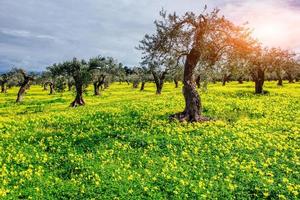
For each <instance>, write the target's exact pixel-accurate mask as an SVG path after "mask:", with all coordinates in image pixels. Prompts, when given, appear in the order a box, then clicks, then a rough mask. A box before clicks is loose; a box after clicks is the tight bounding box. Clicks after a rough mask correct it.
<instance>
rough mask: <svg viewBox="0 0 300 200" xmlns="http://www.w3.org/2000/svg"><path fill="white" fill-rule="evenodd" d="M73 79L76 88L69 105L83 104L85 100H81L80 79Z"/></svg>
mask: <svg viewBox="0 0 300 200" xmlns="http://www.w3.org/2000/svg"><path fill="white" fill-rule="evenodd" d="M74 80H75V89H76V97H75V100H74V101H73V102H72V103H71V105H70V106H71V107H77V106H83V105H85V102H84V100H83V97H82V94H83V83H82V81H81V80H80V79H76V78H74Z"/></svg>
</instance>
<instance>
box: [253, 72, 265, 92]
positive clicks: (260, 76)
mask: <svg viewBox="0 0 300 200" xmlns="http://www.w3.org/2000/svg"><path fill="white" fill-rule="evenodd" d="M264 82H265V72H264V71H263V70H262V69H258V70H257V76H256V78H255V93H256V94H263V93H264V91H263V86H264Z"/></svg>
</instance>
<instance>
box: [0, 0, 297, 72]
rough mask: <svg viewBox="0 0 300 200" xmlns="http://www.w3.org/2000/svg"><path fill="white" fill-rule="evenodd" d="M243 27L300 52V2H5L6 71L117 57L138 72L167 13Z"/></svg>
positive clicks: (0, 38) (0, 9) (1, 13)
mask: <svg viewBox="0 0 300 200" xmlns="http://www.w3.org/2000/svg"><path fill="white" fill-rule="evenodd" d="M205 4H207V5H208V8H209V9H213V8H215V7H218V8H220V9H221V11H222V13H223V14H224V15H225V16H226V17H228V18H230V19H231V20H233V21H234V22H236V23H237V24H242V23H244V22H249V26H250V27H252V28H254V33H253V34H254V36H255V37H257V38H258V39H260V40H261V42H263V43H264V44H265V45H267V46H281V47H284V48H289V49H294V50H296V51H300V26H299V23H300V0H111V1H107V0H63V1H62V0H43V1H41V0H26V1H24V0H1V1H0V71H5V70H7V69H9V68H11V67H12V66H16V67H23V68H25V69H27V70H31V71H41V70H43V69H45V67H47V66H48V65H50V64H52V63H55V62H60V61H63V60H66V59H71V58H72V57H74V56H75V57H78V58H85V59H87V58H89V57H93V56H97V55H104V56H113V57H115V58H117V59H118V60H119V61H120V62H122V63H124V64H126V65H128V66H134V65H138V63H139V61H140V52H138V51H137V50H135V49H134V47H135V46H137V45H138V41H139V40H141V39H142V38H143V36H144V34H145V33H151V32H153V28H154V26H153V21H154V20H155V19H156V18H157V17H158V12H159V10H161V9H162V8H164V9H166V10H168V11H172V12H173V11H176V12H178V13H184V12H186V11H194V12H201V11H202V10H203V7H204V5H205Z"/></svg>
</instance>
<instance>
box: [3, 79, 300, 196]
mask: <svg viewBox="0 0 300 200" xmlns="http://www.w3.org/2000/svg"><path fill="white" fill-rule="evenodd" d="M181 86H182V85H180V88H176V89H175V88H174V84H171V83H166V84H165V87H164V88H163V92H162V94H161V95H156V94H155V86H154V84H146V88H145V91H143V92H140V91H139V89H133V88H132V86H131V85H130V86H128V85H127V84H126V83H122V84H119V83H114V84H113V85H111V86H110V87H109V89H107V90H105V91H101V92H102V95H101V96H99V97H95V96H93V92H92V88H88V91H87V92H86V94H85V95H84V99H85V101H86V106H83V107H77V108H70V107H69V104H70V103H71V102H72V100H73V99H74V92H65V93H56V94H55V95H51V96H50V95H48V93H49V91H43V90H42V88H41V86H31V89H30V90H29V91H27V94H26V95H25V98H24V102H23V103H21V104H16V103H15V99H16V93H17V88H12V89H10V90H8V93H7V94H0V198H2V199H54V198H58V199H261V198H267V199H299V198H300V174H299V172H300V160H299V156H300V148H299V144H300V138H299V136H300V134H299V131H300V92H299V91H300V83H295V84H288V83H287V82H284V86H283V87H278V86H277V85H276V83H275V82H266V85H265V89H266V90H268V92H269V93H268V94H266V95H255V94H254V84H253V83H252V82H245V83H244V84H238V83H235V82H231V83H229V84H227V85H226V86H225V87H223V86H221V83H217V84H209V85H208V91H206V92H203V91H202V92H201V98H202V103H203V106H204V109H203V114H204V115H205V116H208V117H211V118H213V119H214V120H213V121H210V122H205V123H193V124H190V123H179V122H176V121H175V122H170V121H169V119H168V116H169V115H170V114H173V113H176V112H180V111H182V110H183V108H184V99H183V96H182V93H181Z"/></svg>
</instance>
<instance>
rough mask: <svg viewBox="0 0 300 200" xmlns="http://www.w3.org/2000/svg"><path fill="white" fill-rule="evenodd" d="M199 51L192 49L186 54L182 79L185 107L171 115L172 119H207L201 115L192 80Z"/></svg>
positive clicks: (192, 120) (197, 96) (199, 103)
mask: <svg viewBox="0 0 300 200" xmlns="http://www.w3.org/2000/svg"><path fill="white" fill-rule="evenodd" d="M199 58H200V52H198V51H197V50H196V49H194V48H193V49H192V50H191V52H190V53H189V54H188V55H187V58H186V62H185V65H184V79H183V95H184V99H185V109H184V111H183V112H181V113H177V114H175V115H172V116H171V118H172V119H174V118H175V119H178V120H179V121H188V122H199V121H207V120H208V119H207V118H205V117H202V116H201V111H202V105H201V99H200V96H199V94H198V92H197V90H196V85H195V83H194V80H193V73H194V69H195V67H196V65H197V63H198V61H199Z"/></svg>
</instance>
